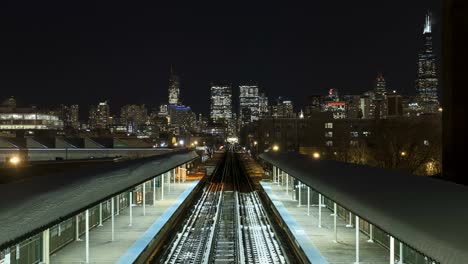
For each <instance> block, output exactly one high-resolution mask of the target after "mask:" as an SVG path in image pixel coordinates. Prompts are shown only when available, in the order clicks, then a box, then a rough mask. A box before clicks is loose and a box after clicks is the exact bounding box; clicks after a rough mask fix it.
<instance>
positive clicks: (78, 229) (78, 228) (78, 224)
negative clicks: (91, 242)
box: [75, 214, 81, 241]
mask: <svg viewBox="0 0 468 264" xmlns="http://www.w3.org/2000/svg"><path fill="white" fill-rule="evenodd" d="M75 222H76V224H75V240H76V241H81V239H80V215H79V214H77V215H76V216H75Z"/></svg>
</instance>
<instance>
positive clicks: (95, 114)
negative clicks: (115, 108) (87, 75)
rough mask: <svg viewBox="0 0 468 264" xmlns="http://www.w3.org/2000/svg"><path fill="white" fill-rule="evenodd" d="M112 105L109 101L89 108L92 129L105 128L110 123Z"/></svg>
mask: <svg viewBox="0 0 468 264" xmlns="http://www.w3.org/2000/svg"><path fill="white" fill-rule="evenodd" d="M109 116H110V107H109V104H108V103H107V101H104V102H100V103H99V104H98V105H97V106H91V108H90V110H89V123H90V127H91V128H92V129H105V128H107V127H108V125H109Z"/></svg>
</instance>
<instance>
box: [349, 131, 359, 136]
mask: <svg viewBox="0 0 468 264" xmlns="http://www.w3.org/2000/svg"><path fill="white" fill-rule="evenodd" d="M351 137H355V138H356V137H359V132H357V131H353V132H351Z"/></svg>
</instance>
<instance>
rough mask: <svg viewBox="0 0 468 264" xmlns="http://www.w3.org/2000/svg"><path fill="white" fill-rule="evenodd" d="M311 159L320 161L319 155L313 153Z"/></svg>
mask: <svg viewBox="0 0 468 264" xmlns="http://www.w3.org/2000/svg"><path fill="white" fill-rule="evenodd" d="M312 157H314V159H320V153H318V152H314V153H313V154H312Z"/></svg>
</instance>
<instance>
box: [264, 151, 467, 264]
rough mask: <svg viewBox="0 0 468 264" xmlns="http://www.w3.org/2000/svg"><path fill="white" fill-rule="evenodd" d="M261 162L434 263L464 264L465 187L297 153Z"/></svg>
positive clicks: (269, 155) (266, 156)
mask: <svg viewBox="0 0 468 264" xmlns="http://www.w3.org/2000/svg"><path fill="white" fill-rule="evenodd" d="M260 158H261V159H262V160H264V161H265V162H267V163H269V164H272V165H274V166H276V167H278V168H279V169H281V170H282V171H284V172H286V173H288V174H289V175H291V176H293V177H294V178H297V179H298V180H300V181H301V182H303V183H304V184H306V185H307V186H309V187H311V188H313V189H315V190H316V191H318V192H320V193H322V194H323V195H325V196H326V197H328V198H330V199H332V200H334V201H336V203H338V204H340V205H341V206H343V207H345V208H347V209H348V210H350V211H352V212H354V213H355V214H357V215H358V216H360V217H361V218H363V219H365V220H366V221H368V222H370V223H372V224H374V225H375V226H378V227H379V228H381V229H382V230H384V231H385V232H387V233H388V234H390V235H392V236H393V237H395V238H396V239H398V240H400V241H402V242H403V243H405V244H407V245H409V246H410V247H412V248H414V249H416V250H418V251H419V252H421V253H422V254H424V255H426V256H428V257H430V258H432V259H434V260H435V261H437V262H440V263H445V264H464V263H468V206H467V202H468V188H467V187H466V186H461V185H457V184H454V183H450V182H445V181H442V180H437V179H432V178H430V177H423V176H415V175H411V174H407V173H403V172H399V171H395V170H389V169H382V168H374V167H368V166H363V165H356V164H349V163H342V162H336V161H331V160H316V159H313V158H312V157H310V156H306V155H301V154H298V153H275V152H268V153H263V154H261V155H260Z"/></svg>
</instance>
